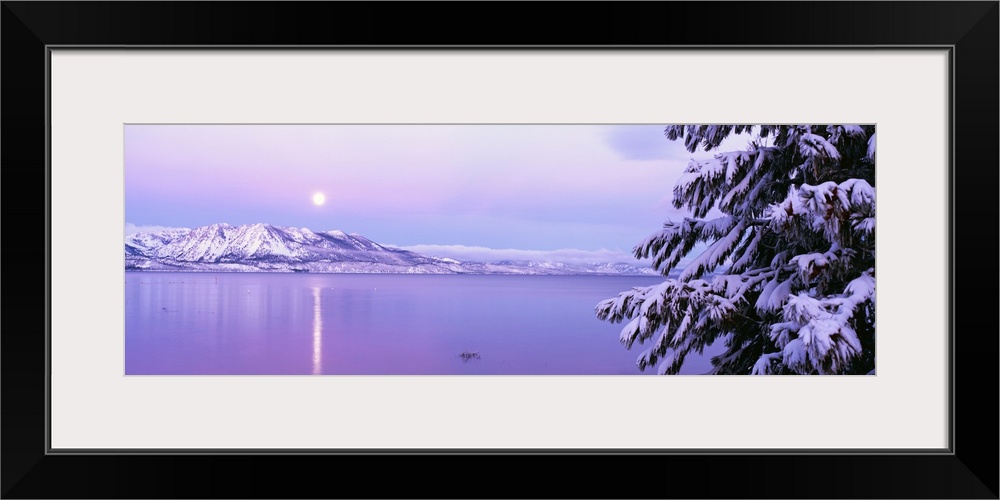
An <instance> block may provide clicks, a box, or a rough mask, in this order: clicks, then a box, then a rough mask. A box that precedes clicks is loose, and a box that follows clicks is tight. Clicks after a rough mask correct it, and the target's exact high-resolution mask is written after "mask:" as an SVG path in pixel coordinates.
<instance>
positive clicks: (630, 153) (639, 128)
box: [605, 125, 690, 161]
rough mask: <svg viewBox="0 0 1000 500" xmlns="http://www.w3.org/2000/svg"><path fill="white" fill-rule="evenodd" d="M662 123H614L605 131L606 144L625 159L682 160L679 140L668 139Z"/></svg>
mask: <svg viewBox="0 0 1000 500" xmlns="http://www.w3.org/2000/svg"><path fill="white" fill-rule="evenodd" d="M663 129H664V126H662V125H615V126H612V127H608V128H607V129H606V131H605V140H606V141H607V144H608V145H609V146H610V147H611V149H613V150H614V151H615V153H617V154H618V156H619V157H621V158H622V159H625V160H684V161H686V160H687V158H688V157H689V156H690V155H687V154H686V153H687V152H686V151H685V150H684V144H683V142H681V141H670V140H668V139H667V138H666V137H664V135H663Z"/></svg>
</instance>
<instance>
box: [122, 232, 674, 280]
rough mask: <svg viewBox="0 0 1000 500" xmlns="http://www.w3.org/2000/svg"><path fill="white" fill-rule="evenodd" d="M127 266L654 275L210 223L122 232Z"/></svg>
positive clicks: (619, 266) (619, 267)
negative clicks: (449, 254)
mask: <svg viewBox="0 0 1000 500" xmlns="http://www.w3.org/2000/svg"><path fill="white" fill-rule="evenodd" d="M125 269H126V270H131V271H138V270H147V271H276V272H317V273H409V274H536V275H568V274H617V275H656V274H657V273H656V271H654V270H652V269H648V268H641V267H636V266H633V265H630V264H626V263H608V262H602V263H594V264H567V263H560V262H531V261H501V262H459V261H457V260H454V259H448V258H441V257H429V256H426V255H421V254H418V253H416V252H411V251H408V250H403V249H399V248H393V247H389V246H383V245H380V244H378V243H375V242H374V241H371V240H369V239H368V238H365V237H364V236H361V235H359V234H346V233H344V232H343V231H337V230H334V231H326V232H322V233H317V232H313V231H311V230H309V229H307V228H304V227H303V228H294V227H279V226H272V225H270V224H248V225H242V226H230V225H229V224H212V225H210V226H203V227H199V228H195V229H172V230H167V231H159V232H148V233H135V234H131V235H128V236H126V237H125Z"/></svg>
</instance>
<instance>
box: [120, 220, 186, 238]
mask: <svg viewBox="0 0 1000 500" xmlns="http://www.w3.org/2000/svg"><path fill="white" fill-rule="evenodd" d="M175 229H188V228H186V227H167V226H137V225H135V224H132V223H131V222H126V223H125V236H128V235H130V234H135V233H155V232H159V231H171V230H175Z"/></svg>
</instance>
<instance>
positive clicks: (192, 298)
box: [125, 272, 710, 375]
mask: <svg viewBox="0 0 1000 500" xmlns="http://www.w3.org/2000/svg"><path fill="white" fill-rule="evenodd" d="M659 281H660V278H657V277H636V276H625V277H622V276H495V275H488V276H484V275H430V276H428V275H400V274H265V273H141V272H128V273H125V372H126V374H127V375H142V374H145V375H149V374H172V375H177V374H184V375H202V374H220V375H222V374H225V375H251V374H252V375H275V374H296V375H309V374H312V375H336V374H351V375H374V374H378V375H417V374H427V375H444V374H454V375H473V374H493V375H498V374H503V375H510V374H514V375H545V374H552V375H583V374H591V375H618V374H621V375H633V374H643V373H645V374H650V373H655V367H654V369H649V368H647V370H646V371H645V372H640V371H639V369H638V368H637V367H636V364H635V360H636V358H637V357H638V355H639V353H640V352H641V351H642V350H643V349H644V348H645V347H644V346H639V345H638V343H637V344H636V345H635V346H633V349H632V350H626V349H625V347H624V346H623V345H622V344H620V343H619V342H618V333H619V332H620V331H621V328H622V326H623V325H622V324H612V323H608V322H605V321H601V320H598V319H597V317H596V316H595V314H594V307H595V306H596V305H597V303H598V302H600V301H601V300H604V299H607V298H611V297H614V296H616V295H617V294H618V293H619V292H622V291H625V290H629V289H631V288H632V287H633V286H647V285H651V284H655V283H658V282H659ZM463 353H468V355H467V356H465V357H463V356H462V354H463ZM472 353H476V355H472ZM709 368H710V363H709V361H708V359H707V356H702V357H694V356H689V357H688V360H687V362H686V364H685V366H684V368H683V370H682V372H681V373H704V372H705V371H707V370H708V369H709Z"/></svg>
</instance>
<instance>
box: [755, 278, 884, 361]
mask: <svg viewBox="0 0 1000 500" xmlns="http://www.w3.org/2000/svg"><path fill="white" fill-rule="evenodd" d="M874 295H875V281H874V278H872V276H871V275H870V274H869V272H868V271H865V272H864V273H862V275H861V276H859V277H858V278H856V279H854V280H853V281H851V282H850V284H848V286H847V287H846V288H845V291H844V293H843V294H840V295H836V296H831V297H822V298H816V297H812V296H810V295H809V294H808V293H807V292H800V293H798V294H796V295H792V296H790V297H789V298H788V302H787V303H786V304H785V306H784V308H783V317H784V320H785V321H784V322H782V323H777V324H775V325H772V326H771V334H770V337H771V340H772V341H773V342H774V343H775V345H776V346H777V347H778V348H779V349H781V356H782V362H783V363H784V364H785V365H786V366H788V367H789V368H790V369H792V370H793V371H795V372H798V373H802V374H810V373H817V374H833V373H838V372H840V371H841V370H843V369H844V367H845V366H846V365H848V364H849V363H850V362H851V361H852V360H853V359H854V358H856V357H857V356H858V355H860V354H861V350H862V349H861V342H860V340H859V339H858V335H857V332H855V330H854V328H853V327H852V326H851V319H852V318H853V316H854V314H855V311H856V310H857V309H858V307H860V306H861V305H862V304H864V303H865V302H873V301H874Z"/></svg>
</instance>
